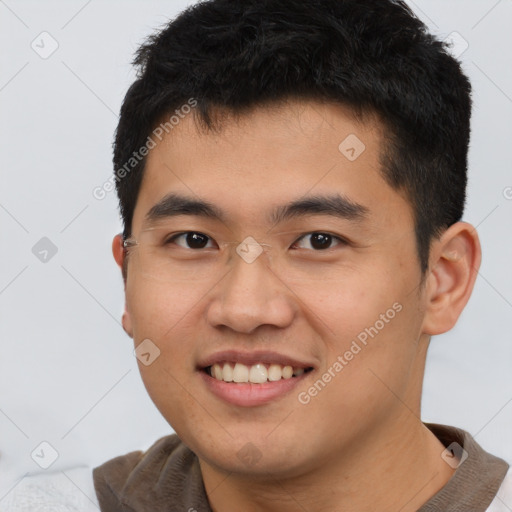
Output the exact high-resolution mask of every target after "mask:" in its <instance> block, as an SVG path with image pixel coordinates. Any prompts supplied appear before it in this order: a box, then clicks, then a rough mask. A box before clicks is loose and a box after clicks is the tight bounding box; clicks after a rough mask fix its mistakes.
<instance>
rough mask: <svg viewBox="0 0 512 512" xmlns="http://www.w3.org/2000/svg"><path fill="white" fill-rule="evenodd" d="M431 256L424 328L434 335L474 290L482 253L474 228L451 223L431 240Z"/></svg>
mask: <svg viewBox="0 0 512 512" xmlns="http://www.w3.org/2000/svg"><path fill="white" fill-rule="evenodd" d="M430 256H431V259H430V271H429V276H428V277H427V286H426V292H425V293H426V297H425V300H426V311H425V317H424V321H423V332H424V333H426V334H429V335H436V334H441V333H443V332H446V331H449V330H450V329H451V328H452V327H453V326H454V325H455V323H456V322H457V319H458V318H459V316H460V314H461V313H462V310H463V309H464V307H465V306H466V304H467V302H468V300H469V297H470V296H471V292H472V291H473V286H474V284H475V280H476V276H477V274H478V269H479V268H480V261H481V257H482V254H481V248H480V242H479V239H478V234H477V232H476V229H475V228H474V227H473V226H471V224H468V223H466V222H457V223H455V224H453V225H452V226H450V227H449V228H448V229H447V230H446V231H445V232H444V234H443V235H442V236H441V238H440V240H436V241H435V242H434V243H433V244H432V248H431V255H430Z"/></svg>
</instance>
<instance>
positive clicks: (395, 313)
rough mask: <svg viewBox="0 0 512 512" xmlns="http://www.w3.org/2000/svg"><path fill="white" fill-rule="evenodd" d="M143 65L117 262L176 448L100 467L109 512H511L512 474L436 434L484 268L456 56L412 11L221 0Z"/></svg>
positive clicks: (124, 163)
mask: <svg viewBox="0 0 512 512" xmlns="http://www.w3.org/2000/svg"><path fill="white" fill-rule="evenodd" d="M136 64H137V65H138V66H139V70H140V73H139V76H138V78H137V80H136V82H135V83H134V84H133V85H132V86H131V88H130V89H129V91H128V93H127V95H126V98H125V100H124V104H123V107H122V110H121V117H120V121H119V126H118V130H117V133H116V141H115V150H114V165H115V180H116V185H117V190H118V194H119V199H120V207H121V214H122V217H123V222H124V231H123V234H122V235H118V236H116V237H115V238H114V242H113V253H114V257H115V259H116V261H117V263H118V264H119V267H120V268H121V271H122V273H123V277H124V281H125V291H126V311H125V314H124V315H123V327H124V329H125V330H126V332H127V333H128V334H129V335H130V336H131V337H133V340H134V344H135V347H136V352H137V356H138V359H139V367H140V371H141V376H142V379H143V381H144V384H145V386H146V389H147V390H148V393H149V395H150V397H151V399H152V400H153V401H154V403H155V405H156V406H157V407H158V409H159V410H160V412H161V413H162V415H163V416H164V417H165V419H166V420H167V421H168V422H169V424H170V425H171V426H172V428H173V429H174V430H175V432H176V434H175V435H171V436H167V437H164V438H162V439H160V440H158V441H157V442H156V443H155V444H154V445H153V446H152V447H151V448H150V449H149V450H148V451H147V452H144V453H143V452H132V453H129V454H127V455H124V456H120V457H117V458H115V459H113V460H111V461H107V462H105V463H104V464H102V465H101V466H99V467H97V468H95V470H94V485H95V489H96V493H97V496H98V501H99V505H100V507H101V510H103V511H137V512H139V511H143V510H151V511H155V512H158V511H164V510H166V511H167V510H173V511H174V510H175V511H178V510H180V511H183V510H188V511H194V510H195V511H208V510H212V511H214V512H232V511H240V510H243V511H244V512H247V511H249V512H258V511H274V510H275V511H277V510H279V511H280V512H283V511H292V510H293V511H296V510H305V511H310V512H319V511H334V510H350V511H355V512H363V511H364V512H366V511H375V510H379V511H386V510H389V511H398V510H400V511H402V512H412V511H418V510H419V511H422V512H425V511H434V510H442V511H451V510H453V511H455V510H465V511H467V510H471V511H485V510H487V511H493V512H496V511H498V510H507V508H505V507H506V506H507V504H508V508H510V507H511V506H512V499H511V498H512V489H511V486H512V483H511V482H512V480H511V477H510V474H509V473H508V468H509V466H508V464H507V463H506V462H505V461H503V460H502V459H500V458H498V457H495V456H493V455H491V454H489V453H486V452H485V451H484V450H483V449H482V448H481V447H480V446H479V445H478V444H477V443H476V442H475V441H474V440H473V439H472V438H471V436H470V435H469V434H468V433H467V432H464V431H463V430H460V429H457V428H454V427H448V426H442V425H432V424H424V423H423V422H422V421H421V419H420V402H421V389H422V380H423V374H424V366H425V358H426V353H427V349H428V345H429V342H430V338H431V336H432V335H436V334H441V333H443V332H446V331H448V330H449V329H451V328H452V327H453V326H454V324H455V323H456V321H457V319H458V317H459V315H460V313H461V312H462V310H463V308H464V307H465V305H466V303H467V301H468V299H469V297H470V295H471V292H472V289H473V285H474V282H475V278H476V275H477V270H478V268H479V265H480V258H481V251H480V245H479V241H478V236H477V233H476V231H475V229H474V227H472V226H471V225H469V224H467V223H465V222H461V218H462V213H463V208H464V201H465V187H466V167H467V148H468V141H469V119H470V109H471V101H470V85H469V82H468V80H467V78H466V77H465V76H464V74H463V73H462V71H461V69H460V66H459V64H458V62H457V61H456V60H455V59H454V58H452V57H451V56H450V55H449V54H448V53H447V51H446V49H445V47H444V46H443V44H442V43H441V42H439V41H437V40H436V39H435V38H434V37H432V36H431V35H430V34H428V33H427V31H426V28H425V27H424V25H423V24H422V23H421V22H420V21H419V20H418V19H417V18H416V17H415V16H414V15H413V14H412V12H411V11H410V10H409V9H408V8H407V7H406V5H405V4H403V3H402V2H400V1H391V0H381V1H379V2H370V1H355V0H320V1H318V2H310V1H306V0H302V1H299V0H296V1H293V2H290V1H285V0H265V1H261V0H248V1H244V2H240V1H237V0H211V1H207V2H203V3H199V4H196V5H194V6H192V7H190V8H188V9H187V10H186V11H184V12H183V13H182V14H181V15H180V16H179V17H178V18H176V19H175V20H174V21H173V22H171V23H170V24H169V25H168V26H167V27H166V28H165V29H164V30H162V31H161V32H160V33H158V34H156V35H155V36H153V37H152V38H151V39H150V40H149V41H148V43H147V44H146V45H144V46H143V47H142V48H141V49H140V50H139V52H138V54H137V59H136ZM507 475H508V476H507Z"/></svg>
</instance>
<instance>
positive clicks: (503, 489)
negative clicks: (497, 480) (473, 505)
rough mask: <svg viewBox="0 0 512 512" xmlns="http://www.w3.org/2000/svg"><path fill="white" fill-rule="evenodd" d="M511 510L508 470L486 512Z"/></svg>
mask: <svg viewBox="0 0 512 512" xmlns="http://www.w3.org/2000/svg"><path fill="white" fill-rule="evenodd" d="M510 510H512V468H509V470H508V471H507V474H506V475H505V478H504V479H503V482H502V483H501V486H500V488H499V489H498V493H497V494H496V497H495V498H494V500H493V501H492V503H491V504H490V505H489V508H488V509H487V511H486V512H510Z"/></svg>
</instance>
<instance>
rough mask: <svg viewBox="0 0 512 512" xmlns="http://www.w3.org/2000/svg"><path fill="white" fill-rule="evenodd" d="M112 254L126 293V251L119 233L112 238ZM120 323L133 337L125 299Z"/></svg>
mask: <svg viewBox="0 0 512 512" xmlns="http://www.w3.org/2000/svg"><path fill="white" fill-rule="evenodd" d="M112 254H113V255H114V259H115V260H116V263H117V265H118V266H119V268H120V269H121V273H122V274H123V280H124V289H125V294H126V251H125V249H124V245H123V237H122V235H120V234H119V235H116V236H115V237H114V239H113V240H112ZM122 324H123V329H124V331H125V332H126V334H128V336H130V337H131V338H133V327H132V321H131V318H130V313H128V309H127V307H126V299H125V305H124V312H123V318H122Z"/></svg>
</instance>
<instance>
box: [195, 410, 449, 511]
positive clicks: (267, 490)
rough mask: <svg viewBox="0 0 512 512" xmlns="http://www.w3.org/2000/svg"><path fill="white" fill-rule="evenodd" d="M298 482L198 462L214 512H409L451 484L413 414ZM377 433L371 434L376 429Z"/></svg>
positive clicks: (438, 447)
mask: <svg viewBox="0 0 512 512" xmlns="http://www.w3.org/2000/svg"><path fill="white" fill-rule="evenodd" d="M404 416H405V417H400V418H397V421H395V422H394V424H393V425H390V426H389V427H386V428H385V427H383V426H382V425H380V426H379V427H378V431H375V432H372V434H371V435H369V436H368V435H367V434H365V436H364V440H361V442H360V443H359V442H357V441H356V442H354V443H352V444H351V447H349V448H348V449H347V450H345V451H344V452H343V453H333V456H332V457H331V460H326V461H323V463H322V466H321V467H315V468H310V470H309V471H304V472H303V473H301V474H300V475H299V476H294V477H293V478H283V477H282V475H280V474H277V473H276V474H275V475H271V474H270V471H269V474H268V476H265V477H260V476H258V477H254V476H247V475H243V476H240V475H236V474H234V473H229V472H223V471H221V470H219V469H217V468H214V467H212V466H211V465H209V464H207V463H205V462H204V461H200V465H201V471H202V474H203V480H204V484H205V489H206V492H207V495H208V499H209V501H210V506H211V508H212V510H213V511H214V512H235V511H238V510H244V511H246V512H263V511H265V512H274V511H275V512H278V511H279V512H292V511H293V512H296V511H297V510H308V512H327V511H332V510H340V511H341V510H350V511H352V512H373V511H375V510H376V509H378V510H380V511H382V512H391V511H393V512H396V511H397V510H400V512H415V511H417V510H418V509H419V508H420V507H421V505H423V504H424V503H425V502H426V501H428V500H429V499H430V498H431V497H432V496H433V495H434V494H435V493H436V492H438V491H439V490H440V489H441V488H442V487H443V486H444V485H445V484H446V483H447V482H448V480H449V479H450V478H451V476H452V475H453V472H454V470H453V469H452V468H451V467H450V466H448V464H446V463H445V462H444V461H443V460H442V459H441V452H442V451H443V449H444V447H443V445H442V444H441V442H440V441H439V440H438V439H437V438H436V437H435V436H434V435H433V434H432V433H431V432H430V430H428V429H427V427H425V426H424V425H423V424H422V423H421V422H420V421H419V420H418V419H417V418H416V417H415V416H414V415H413V414H411V413H410V412H408V411H407V413H406V414H405V413H404ZM376 430H377V429H376Z"/></svg>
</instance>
